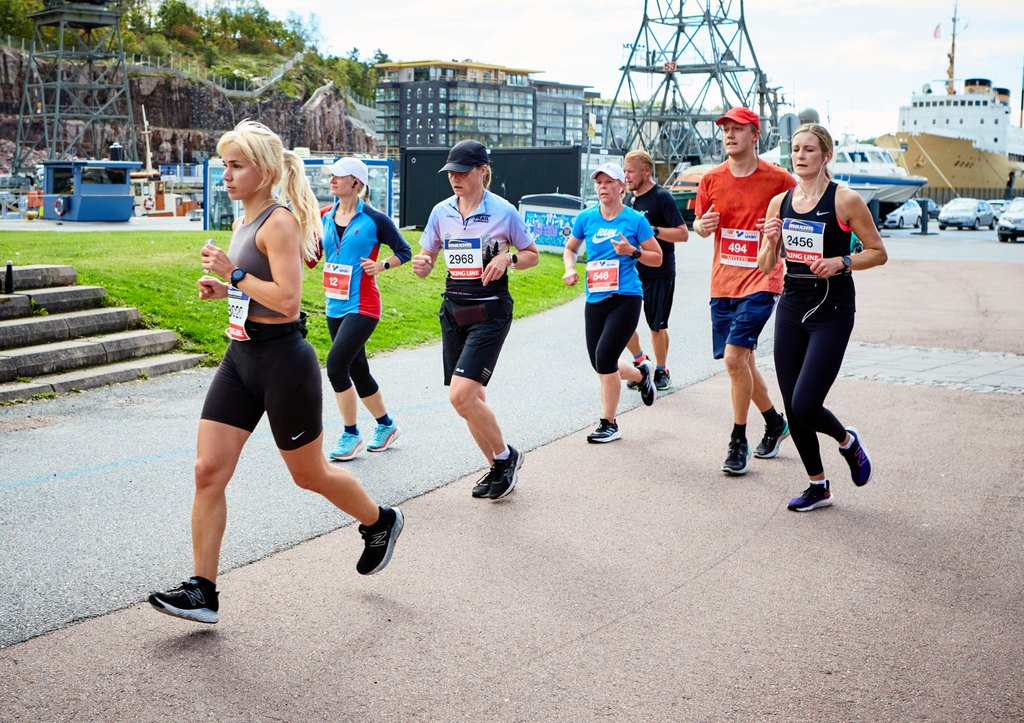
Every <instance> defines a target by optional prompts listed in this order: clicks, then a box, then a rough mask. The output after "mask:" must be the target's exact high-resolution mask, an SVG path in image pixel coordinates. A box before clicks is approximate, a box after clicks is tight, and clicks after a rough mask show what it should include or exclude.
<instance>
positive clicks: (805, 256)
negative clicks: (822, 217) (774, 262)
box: [782, 218, 825, 264]
mask: <svg viewBox="0 0 1024 723" xmlns="http://www.w3.org/2000/svg"><path fill="white" fill-rule="evenodd" d="M782 243H783V245H784V246H785V247H786V258H787V259H788V260H789V261H795V262H796V263H801V264H810V263H811V262H813V261H817V260H819V259H820V258H821V257H822V255H823V254H824V251H825V224H824V223H822V222H820V221H802V220H800V221H798V220H797V219H794V218H787V219H783V221H782Z"/></svg>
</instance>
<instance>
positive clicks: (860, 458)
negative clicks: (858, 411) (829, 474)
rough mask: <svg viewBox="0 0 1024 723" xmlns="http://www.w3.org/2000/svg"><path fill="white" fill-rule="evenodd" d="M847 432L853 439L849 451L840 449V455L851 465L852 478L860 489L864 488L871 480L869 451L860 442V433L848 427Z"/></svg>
mask: <svg viewBox="0 0 1024 723" xmlns="http://www.w3.org/2000/svg"><path fill="white" fill-rule="evenodd" d="M846 431H847V432H849V433H850V436H851V437H853V441H852V442H850V446H849V448H848V449H843V448H842V447H840V448H839V454H841V455H843V457H844V458H845V459H846V463H847V464H848V465H850V477H852V478H853V483H854V484H855V485H857V486H858V487H863V486H864V485H866V484H867V483H868V480H870V479H871V458H870V457H868V450H867V448H866V447H865V446H864V443H863V442H861V441H860V432H858V431H857V430H856V429H854V428H853V427H847V428H846Z"/></svg>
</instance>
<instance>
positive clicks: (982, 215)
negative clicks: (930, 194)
mask: <svg viewBox="0 0 1024 723" xmlns="http://www.w3.org/2000/svg"><path fill="white" fill-rule="evenodd" d="M947 226H956V227H957V228H959V229H964V228H969V229H973V230H975V231H977V230H978V229H979V228H981V227H982V226H988V227H989V228H990V229H993V230H995V227H996V215H995V214H994V213H993V212H992V207H991V206H989V205H988V202H987V201H979V200H978V199H976V198H954V199H953V200H952V201H950V202H949V203H947V204H946V205H945V206H943V207H942V210H941V211H939V230H940V231H943V230H945V228H946V227H947Z"/></svg>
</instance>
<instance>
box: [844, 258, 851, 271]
mask: <svg viewBox="0 0 1024 723" xmlns="http://www.w3.org/2000/svg"><path fill="white" fill-rule="evenodd" d="M852 263H853V259H851V258H850V257H849V256H844V257H843V268H844V269H848V268H850V264H852Z"/></svg>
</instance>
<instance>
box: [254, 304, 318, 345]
mask: <svg viewBox="0 0 1024 723" xmlns="http://www.w3.org/2000/svg"><path fill="white" fill-rule="evenodd" d="M293 331H298V332H301V333H302V338H303V339H305V338H306V334H307V333H308V330H307V329H306V312H304V311H300V312H299V318H298V320H296V321H291V322H288V323H287V324H261V323H259V322H257V321H246V322H245V333H246V334H248V335H249V340H250V341H270V340H271V339H277V338H278V337H281V336H286V335H288V334H291V333H292V332H293Z"/></svg>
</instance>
